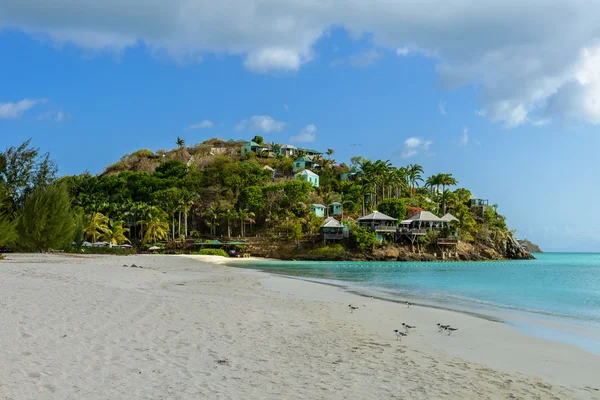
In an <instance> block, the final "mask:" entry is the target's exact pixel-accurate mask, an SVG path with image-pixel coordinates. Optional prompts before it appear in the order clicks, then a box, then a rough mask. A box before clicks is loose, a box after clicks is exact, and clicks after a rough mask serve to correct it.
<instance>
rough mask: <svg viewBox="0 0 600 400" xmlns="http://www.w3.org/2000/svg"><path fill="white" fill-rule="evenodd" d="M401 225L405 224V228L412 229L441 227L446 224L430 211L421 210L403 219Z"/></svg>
mask: <svg viewBox="0 0 600 400" xmlns="http://www.w3.org/2000/svg"><path fill="white" fill-rule="evenodd" d="M401 225H403V228H406V227H408V228H412V229H439V228H441V227H442V226H443V225H444V221H443V220H442V219H441V218H440V217H438V216H437V215H435V214H433V213H430V212H429V211H419V212H418V213H416V214H415V215H413V216H411V217H410V218H407V219H405V220H404V221H402V222H401Z"/></svg>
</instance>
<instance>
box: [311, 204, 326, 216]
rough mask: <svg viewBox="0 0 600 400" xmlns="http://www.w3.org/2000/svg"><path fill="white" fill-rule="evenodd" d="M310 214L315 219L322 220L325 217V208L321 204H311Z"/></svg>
mask: <svg viewBox="0 0 600 400" xmlns="http://www.w3.org/2000/svg"><path fill="white" fill-rule="evenodd" d="M310 212H312V213H314V214H315V215H316V216H317V217H321V218H323V217H324V216H325V206H324V205H323V204H311V206H310Z"/></svg>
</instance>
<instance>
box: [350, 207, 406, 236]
mask: <svg viewBox="0 0 600 400" xmlns="http://www.w3.org/2000/svg"><path fill="white" fill-rule="evenodd" d="M356 221H357V222H358V225H360V226H362V227H363V228H367V229H370V230H371V231H373V232H377V233H395V232H396V231H397V230H398V220H397V219H396V218H392V217H390V216H389V215H385V214H384V213H380V212H379V211H373V212H372V213H371V214H369V215H365V216H364V217H360V218H358V219H357V220H356Z"/></svg>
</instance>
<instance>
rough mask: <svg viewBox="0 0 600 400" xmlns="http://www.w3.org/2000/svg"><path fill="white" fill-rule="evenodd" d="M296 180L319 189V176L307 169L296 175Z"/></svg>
mask: <svg viewBox="0 0 600 400" xmlns="http://www.w3.org/2000/svg"><path fill="white" fill-rule="evenodd" d="M296 179H297V180H299V181H305V182H308V183H310V184H311V185H312V186H313V187H319V175H317V174H315V173H314V172H312V171H309V170H307V169H305V170H304V171H302V172H299V173H297V174H296Z"/></svg>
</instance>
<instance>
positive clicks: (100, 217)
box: [83, 212, 109, 243]
mask: <svg viewBox="0 0 600 400" xmlns="http://www.w3.org/2000/svg"><path fill="white" fill-rule="evenodd" d="M108 223H109V220H108V217H107V216H105V215H104V214H102V213H99V212H97V213H94V214H93V215H92V218H91V219H90V221H89V222H88V224H87V226H86V227H85V229H84V230H83V233H85V235H86V236H87V237H89V238H90V239H91V241H92V243H93V242H97V241H98V239H99V238H100V236H103V235H105V234H106V233H108V231H109V227H108Z"/></svg>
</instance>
